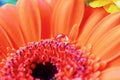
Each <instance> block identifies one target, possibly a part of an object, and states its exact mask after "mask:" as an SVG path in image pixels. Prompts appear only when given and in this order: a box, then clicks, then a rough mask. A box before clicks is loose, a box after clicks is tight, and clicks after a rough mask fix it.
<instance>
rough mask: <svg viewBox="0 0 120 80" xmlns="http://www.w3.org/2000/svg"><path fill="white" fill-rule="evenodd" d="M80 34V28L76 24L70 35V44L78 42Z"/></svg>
mask: <svg viewBox="0 0 120 80" xmlns="http://www.w3.org/2000/svg"><path fill="white" fill-rule="evenodd" d="M78 32H79V26H77V24H75V25H74V26H73V27H72V29H71V31H70V34H69V38H70V42H76V39H77V36H78Z"/></svg>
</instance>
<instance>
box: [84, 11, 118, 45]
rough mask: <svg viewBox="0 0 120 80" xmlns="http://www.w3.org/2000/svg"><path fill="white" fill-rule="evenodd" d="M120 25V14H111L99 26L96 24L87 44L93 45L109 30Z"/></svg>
mask: <svg viewBox="0 0 120 80" xmlns="http://www.w3.org/2000/svg"><path fill="white" fill-rule="evenodd" d="M119 23H120V12H118V13H114V14H110V15H108V16H106V17H105V18H103V20H101V21H100V22H99V23H98V24H96V26H95V28H94V29H93V31H91V33H92V34H91V36H90V38H89V39H88V42H87V43H86V44H89V43H90V44H92V45H94V43H95V42H96V41H98V40H99V38H100V37H101V36H103V35H104V34H105V33H106V32H107V31H108V30H109V29H111V28H113V27H115V26H116V25H118V24H119Z"/></svg>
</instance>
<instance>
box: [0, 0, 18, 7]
mask: <svg viewBox="0 0 120 80" xmlns="http://www.w3.org/2000/svg"><path fill="white" fill-rule="evenodd" d="M16 2H17V0H0V6H2V5H4V4H6V3H9V4H13V5H16Z"/></svg>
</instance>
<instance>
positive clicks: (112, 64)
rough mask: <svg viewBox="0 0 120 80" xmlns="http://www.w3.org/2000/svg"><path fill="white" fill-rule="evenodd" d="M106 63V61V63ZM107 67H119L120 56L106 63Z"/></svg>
mask: <svg viewBox="0 0 120 80" xmlns="http://www.w3.org/2000/svg"><path fill="white" fill-rule="evenodd" d="M106 62H108V61H106ZM107 65H108V67H117V66H120V55H119V57H117V58H115V59H113V60H111V61H110V60H109V62H108V63H107Z"/></svg>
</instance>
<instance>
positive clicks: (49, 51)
mask: <svg viewBox="0 0 120 80" xmlns="http://www.w3.org/2000/svg"><path fill="white" fill-rule="evenodd" d="M11 54H12V55H13V56H11V57H9V58H8V59H7V60H6V62H5V65H4V67H3V68H2V70H1V72H0V74H1V75H2V78H1V79H2V80H8V79H20V80H23V79H27V80H34V79H37V80H42V79H43V80H50V79H58V80H70V79H82V80H83V79H85V80H88V79H90V78H91V76H92V75H94V80H95V79H97V78H98V76H99V75H100V70H101V69H102V68H103V67H104V63H103V62H101V61H100V60H99V59H97V58H95V57H94V55H93V54H91V53H90V50H89V49H87V48H80V47H78V46H76V44H73V43H69V42H68V37H67V36H65V35H63V34H59V35H58V36H57V37H56V38H55V39H46V40H41V41H40V42H31V43H29V44H28V45H26V46H25V47H22V48H20V49H19V50H17V51H16V52H14V53H11Z"/></svg>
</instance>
